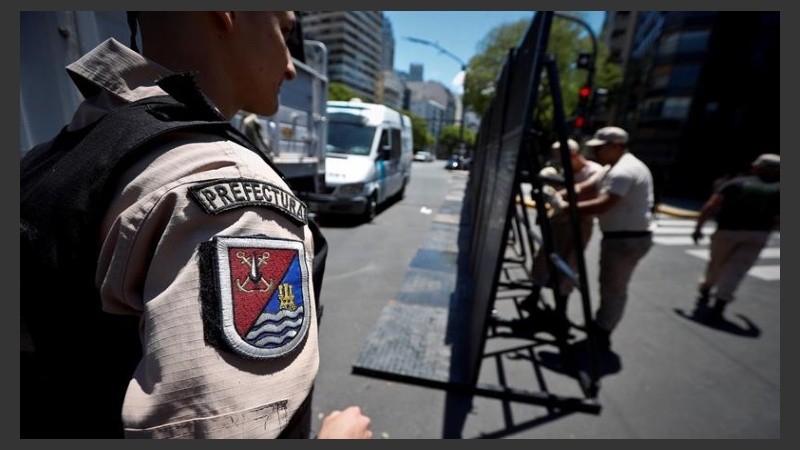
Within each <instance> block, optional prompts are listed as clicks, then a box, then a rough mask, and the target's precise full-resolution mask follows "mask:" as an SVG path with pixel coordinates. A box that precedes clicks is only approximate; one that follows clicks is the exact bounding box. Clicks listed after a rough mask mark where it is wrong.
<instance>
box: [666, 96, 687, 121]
mask: <svg viewBox="0 0 800 450" xmlns="http://www.w3.org/2000/svg"><path fill="white" fill-rule="evenodd" d="M691 106H692V98H691V97H667V98H666V99H664V107H663V108H662V111H661V117H662V118H664V119H678V120H684V119H686V118H687V117H688V116H689V108H690V107H691Z"/></svg>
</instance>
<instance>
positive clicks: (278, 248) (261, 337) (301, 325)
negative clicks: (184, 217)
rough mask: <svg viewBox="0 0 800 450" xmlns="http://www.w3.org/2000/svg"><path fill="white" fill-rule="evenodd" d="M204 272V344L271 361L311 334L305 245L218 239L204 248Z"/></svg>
mask: <svg viewBox="0 0 800 450" xmlns="http://www.w3.org/2000/svg"><path fill="white" fill-rule="evenodd" d="M209 263H211V264H209ZM201 272H202V275H201V278H202V279H203V280H204V287H203V309H204V326H205V328H206V340H207V341H209V342H211V343H212V344H214V345H219V344H222V345H223V346H224V347H226V348H227V349H229V350H231V351H233V352H234V353H236V354H239V355H241V356H244V357H247V358H252V359H268V358H274V357H278V356H282V355H284V354H286V353H288V352H290V351H292V350H293V349H294V348H295V347H296V346H297V345H298V344H299V343H300V342H301V341H302V340H303V338H304V337H305V335H306V333H307V332H308V326H309V320H310V317H311V308H310V306H309V305H310V300H311V299H310V297H309V296H310V293H309V282H308V280H309V270H308V265H307V264H306V257H305V250H304V247H303V243H302V242H299V241H287V240H281V239H268V238H265V237H258V236H251V237H224V236H217V237H215V238H214V239H213V240H212V241H210V242H208V243H205V244H204V245H203V246H201ZM209 277H211V278H212V279H211V280H207V279H208V278H209ZM211 282H213V286H214V287H213V288H211V286H210V285H211V284H212V283H211ZM220 338H221V339H220ZM220 341H221V342H220Z"/></svg>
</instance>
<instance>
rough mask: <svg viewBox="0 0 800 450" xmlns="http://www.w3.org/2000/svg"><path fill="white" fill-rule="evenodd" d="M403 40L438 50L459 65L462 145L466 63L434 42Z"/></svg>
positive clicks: (413, 39)
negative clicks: (462, 73) (461, 73)
mask: <svg viewBox="0 0 800 450" xmlns="http://www.w3.org/2000/svg"><path fill="white" fill-rule="evenodd" d="M405 39H406V40H407V41H410V42H414V43H416V44H422V45H427V46H430V47H433V48H435V49H436V50H439V53H444V54H445V55H447V56H449V57H451V58H453V59H454V60H455V61H456V62H458V63H459V64H461V71H462V72H464V79H463V80H461V85H462V86H461V120H460V121H459V122H460V124H461V125H460V126H459V131H458V137H459V139H460V140H461V144H462V145H463V144H464V113H466V106H465V105H464V94H465V93H466V90H467V63H465V62H464V60H462V59H461V58H459V57H458V56H456V55H454V54H452V53H450V52H449V51H447V50H446V49H444V48H442V47H441V46H440V45H439V44H437V43H436V42H431V41H427V40H425V39H420V38H415V37H411V36H406V37H405Z"/></svg>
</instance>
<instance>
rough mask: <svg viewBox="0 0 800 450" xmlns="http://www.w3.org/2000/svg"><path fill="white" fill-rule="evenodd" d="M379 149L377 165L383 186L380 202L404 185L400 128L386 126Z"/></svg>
mask: <svg viewBox="0 0 800 450" xmlns="http://www.w3.org/2000/svg"><path fill="white" fill-rule="evenodd" d="M378 149H379V151H378V155H377V159H376V165H377V168H378V180H379V183H380V188H381V194H380V196H379V199H378V202H383V201H385V200H386V199H387V198H389V197H391V196H393V195H395V194H397V192H398V191H399V190H400V188H401V187H402V186H403V173H402V171H401V170H400V169H401V166H400V157H401V155H402V146H401V140H400V130H398V129H396V128H384V129H383V130H382V131H381V139H380V144H379V147H378Z"/></svg>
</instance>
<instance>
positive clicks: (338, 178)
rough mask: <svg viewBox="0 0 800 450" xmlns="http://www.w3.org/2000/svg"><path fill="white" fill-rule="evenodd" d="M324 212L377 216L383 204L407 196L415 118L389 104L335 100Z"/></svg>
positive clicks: (331, 107) (331, 111) (322, 204)
mask: <svg viewBox="0 0 800 450" xmlns="http://www.w3.org/2000/svg"><path fill="white" fill-rule="evenodd" d="M327 116H328V117H327V122H328V142H327V146H326V155H325V191H326V193H327V194H328V195H326V196H325V200H324V201H322V202H319V205H318V208H319V211H320V212H322V213H336V214H356V215H361V216H362V217H363V219H364V220H365V221H371V220H372V219H373V218H374V217H375V214H376V211H377V208H378V205H380V204H382V203H383V202H385V201H386V200H388V199H390V198H392V197H395V198H402V197H403V194H404V192H405V188H406V186H407V185H408V182H409V180H410V179H411V160H412V158H413V150H412V146H413V142H412V141H413V135H412V131H411V118H410V117H408V116H406V115H404V114H401V113H400V112H398V111H396V110H394V109H392V108H389V107H387V106H384V105H378V104H374V103H364V102H361V101H359V100H351V101H347V102H344V101H329V102H328V109H327Z"/></svg>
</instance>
